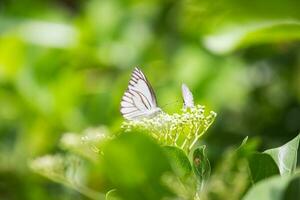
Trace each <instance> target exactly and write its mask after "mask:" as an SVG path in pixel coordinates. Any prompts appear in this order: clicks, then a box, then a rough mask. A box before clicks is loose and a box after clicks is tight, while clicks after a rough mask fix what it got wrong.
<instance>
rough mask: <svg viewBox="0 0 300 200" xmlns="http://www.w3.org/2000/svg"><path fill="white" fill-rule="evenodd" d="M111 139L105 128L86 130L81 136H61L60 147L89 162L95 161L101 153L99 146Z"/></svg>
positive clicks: (72, 134) (66, 134)
mask: <svg viewBox="0 0 300 200" xmlns="http://www.w3.org/2000/svg"><path fill="white" fill-rule="evenodd" d="M111 137H112V136H110V135H109V131H108V129H107V128H106V127H103V126H101V127H96V128H88V129H86V130H84V131H83V133H82V134H77V133H65V134H63V136H62V138H61V140H60V146H61V147H62V148H63V149H66V150H69V151H72V152H74V153H76V154H79V155H81V156H84V157H86V158H89V159H91V160H96V159H97V158H98V155H99V153H101V151H100V146H101V144H102V143H103V142H104V141H106V140H107V139H111Z"/></svg>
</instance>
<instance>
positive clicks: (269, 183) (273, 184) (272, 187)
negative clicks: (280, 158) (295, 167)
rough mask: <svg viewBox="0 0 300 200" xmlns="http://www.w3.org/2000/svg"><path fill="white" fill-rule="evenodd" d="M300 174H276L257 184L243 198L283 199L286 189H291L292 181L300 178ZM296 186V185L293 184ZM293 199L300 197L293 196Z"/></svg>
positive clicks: (244, 199) (250, 199) (251, 199)
mask: <svg viewBox="0 0 300 200" xmlns="http://www.w3.org/2000/svg"><path fill="white" fill-rule="evenodd" d="M299 177H300V174H299V173H297V174H294V175H293V176H280V175H278V176H274V177H271V178H268V179H265V180H262V181H260V182H259V183H257V184H255V185H254V186H253V187H252V188H251V189H250V190H249V191H248V192H247V194H246V195H245V196H244V198H243V200H257V199H263V200H282V199H283V195H284V194H285V193H286V189H288V190H291V189H289V184H290V181H291V180H293V179H294V178H297V179H298V178H299ZM291 187H294V186H291ZM295 194H296V193H295ZM292 199H299V198H296V197H295V196H293V198H292Z"/></svg>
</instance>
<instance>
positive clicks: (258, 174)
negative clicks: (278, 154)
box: [248, 153, 279, 183]
mask: <svg viewBox="0 0 300 200" xmlns="http://www.w3.org/2000/svg"><path fill="white" fill-rule="evenodd" d="M248 163H249V168H250V173H251V179H252V182H253V183H256V182H258V181H260V180H263V179H265V178H268V177H270V176H273V175H277V174H279V169H278V167H277V165H276V163H275V161H274V160H273V158H272V157H271V156H270V155H268V154H266V153H253V154H252V155H251V156H250V157H249V158H248Z"/></svg>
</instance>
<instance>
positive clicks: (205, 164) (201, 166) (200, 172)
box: [192, 145, 211, 191]
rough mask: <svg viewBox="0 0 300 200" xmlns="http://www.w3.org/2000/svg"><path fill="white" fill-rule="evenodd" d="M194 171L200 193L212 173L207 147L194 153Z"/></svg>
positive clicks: (199, 148) (200, 148) (197, 149)
mask: <svg viewBox="0 0 300 200" xmlns="http://www.w3.org/2000/svg"><path fill="white" fill-rule="evenodd" d="M192 166H193V171H194V173H195V175H196V177H197V180H198V191H201V190H202V188H203V187H204V185H205V182H206V181H207V180H208V178H209V176H210V172H211V167H210V163H209V160H208V158H207V156H206V146H205V145H203V146H201V147H198V148H196V149H195V150H194V152H193V164H192Z"/></svg>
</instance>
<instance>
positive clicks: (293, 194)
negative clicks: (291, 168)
mask: <svg viewBox="0 0 300 200" xmlns="http://www.w3.org/2000/svg"><path fill="white" fill-rule="evenodd" d="M294 199H300V177H299V176H298V177H295V178H294V179H292V180H291V181H290V183H289V185H288V186H287V188H286V190H285V192H284V195H283V200H294Z"/></svg>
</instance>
